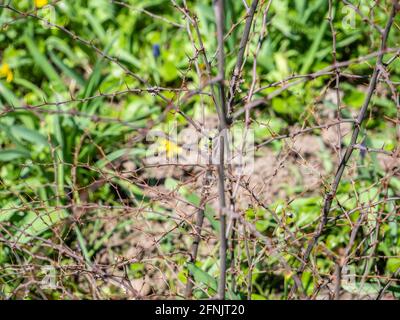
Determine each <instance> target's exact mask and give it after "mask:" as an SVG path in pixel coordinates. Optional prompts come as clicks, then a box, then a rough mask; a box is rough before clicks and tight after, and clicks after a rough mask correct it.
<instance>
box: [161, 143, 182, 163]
mask: <svg viewBox="0 0 400 320" xmlns="http://www.w3.org/2000/svg"><path fill="white" fill-rule="evenodd" d="M160 142H161V150H160V151H164V150H165V153H166V154H167V157H168V158H172V157H173V156H174V155H176V154H179V153H180V152H181V147H180V146H178V145H177V144H176V143H174V142H172V141H171V140H168V139H164V138H163V139H162V140H161V141H160Z"/></svg>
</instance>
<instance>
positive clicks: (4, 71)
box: [0, 63, 14, 82]
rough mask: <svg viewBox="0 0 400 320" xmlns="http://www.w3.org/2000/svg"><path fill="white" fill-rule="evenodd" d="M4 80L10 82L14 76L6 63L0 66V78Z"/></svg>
mask: <svg viewBox="0 0 400 320" xmlns="http://www.w3.org/2000/svg"><path fill="white" fill-rule="evenodd" d="M4 77H5V78H6V81H7V82H11V81H12V80H13V79H14V75H13V73H12V71H11V69H10V66H9V65H8V63H3V64H2V65H1V66H0V78H4Z"/></svg>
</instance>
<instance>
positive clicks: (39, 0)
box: [35, 0, 49, 8]
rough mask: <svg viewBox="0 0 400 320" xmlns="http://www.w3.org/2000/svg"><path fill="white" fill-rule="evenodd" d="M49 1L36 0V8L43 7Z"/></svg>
mask: <svg viewBox="0 0 400 320" xmlns="http://www.w3.org/2000/svg"><path fill="white" fill-rule="evenodd" d="M48 3H49V2H48V1H47V0H35V6H36V8H41V7H44V6H45V5H46V4H48Z"/></svg>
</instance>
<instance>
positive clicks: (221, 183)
mask: <svg viewBox="0 0 400 320" xmlns="http://www.w3.org/2000/svg"><path fill="white" fill-rule="evenodd" d="M214 14H215V22H216V25H217V42H218V88H219V98H220V99H219V100H220V108H218V107H217V111H219V112H218V118H219V152H220V153H219V163H218V165H217V167H218V195H219V220H220V250H219V255H220V279H219V283H218V298H219V299H221V300H223V299H225V287H226V248H227V240H226V213H225V209H226V202H225V172H224V163H225V159H224V156H225V155H224V153H225V152H224V151H225V150H224V149H225V148H224V145H225V139H224V138H225V137H224V136H225V135H227V128H228V119H227V111H226V99H225V84H224V82H225V51H224V4H223V0H214ZM226 142H228V140H226Z"/></svg>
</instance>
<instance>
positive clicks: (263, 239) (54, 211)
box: [0, 0, 400, 299]
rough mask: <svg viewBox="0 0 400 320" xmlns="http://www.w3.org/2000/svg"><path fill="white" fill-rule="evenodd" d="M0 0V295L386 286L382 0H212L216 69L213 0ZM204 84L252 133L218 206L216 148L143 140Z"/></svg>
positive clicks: (208, 120)
mask: <svg viewBox="0 0 400 320" xmlns="http://www.w3.org/2000/svg"><path fill="white" fill-rule="evenodd" d="M0 3H1V4H0V30H1V32H0V297H1V298H2V299H10V298H11V299H169V298H175V299H182V298H195V299H206V298H212V297H215V296H216V295H217V293H218V285H221V281H223V279H221V274H223V273H224V274H225V273H226V285H223V284H222V286H223V290H224V292H225V293H224V297H225V298H227V299H294V298H307V297H308V298H312V299H329V298H337V299H339V298H363V299H364V298H365V299H370V298H374V299H375V298H386V299H397V298H398V297H399V296H400V286H399V283H398V282H399V274H400V272H399V269H400V246H399V243H400V238H399V235H400V230H399V220H400V215H399V214H400V160H399V154H400V149H399V141H400V130H399V125H400V122H399V121H400V117H399V115H400V107H399V83H400V60H399V54H400V49H399V45H400V36H399V35H400V33H399V31H400V30H399V28H400V18H399V15H398V14H397V10H398V6H399V3H398V1H392V0H376V1H370V0H356V1H338V0H332V1H328V0H279V1H277V0H272V1H267V0H260V1H253V2H252V3H255V4H256V7H255V9H256V10H255V13H254V16H252V14H251V10H252V9H251V5H252V3H250V1H248V0H235V1H224V9H223V20H222V22H223V25H224V29H225V30H224V34H223V35H224V46H223V48H224V50H223V53H224V58H225V63H224V64H223V66H224V68H225V72H223V75H222V76H223V77H222V79H221V78H218V76H220V75H221V72H219V71H218V70H219V69H218V67H219V66H220V64H219V63H221V60H220V55H219V54H220V53H221V50H218V45H219V44H221V43H220V42H219V41H218V36H217V35H218V32H217V31H218V30H217V24H216V21H218V19H219V17H218V16H217V17H216V12H217V13H218V10H216V11H214V9H215V8H217V7H218V4H219V3H221V1H219V0H218V1H215V3H213V2H212V1H189V0H187V1H185V0H176V1H169V0H140V1H139V0H124V1H114V0H96V1H85V0H74V1H68V0H53V1H50V0H49V1H47V0H35V1H33V0H18V1H16V0H1V1H0ZM393 7H394V9H392V8H393ZM391 12H394V15H393V16H392V17H393V23H392V25H391V26H390V30H389V31H390V32H389V33H388V38H387V40H386V41H383V40H382V39H383V38H384V31H385V26H387V24H388V21H389V20H390V17H391ZM249 21H250V25H249ZM248 25H249V26H250V29H249V36H248V39H246V37H244V34H245V30H246V26H248ZM242 39H244V46H243V45H242V42H241V40H242ZM246 40H247V41H246ZM382 42H384V43H383V45H382ZM241 49H244V52H243V63H240V61H239V70H240V72H239V74H238V77H237V79H238V81H236V83H235V81H233V83H234V85H232V81H230V80H232V79H233V80H235V79H234V77H232V75H235V74H236V73H235V65H236V64H238V58H239V57H240V56H241V53H240V52H241ZM380 59H382V60H383V63H382V64H381V63H379V60H380ZM381 62H382V61H381ZM375 69H376V70H377V71H376V72H377V74H378V75H377V83H376V86H374V88H373V90H372V93H373V94H372V98H371V100H370V101H369V98H368V93H369V88H370V87H371V82H373V81H371V79H372V78H373V73H374V70H375ZM221 86H222V87H225V98H227V103H228V104H229V106H231V107H232V110H229V111H232V112H231V113H230V116H231V117H232V119H233V124H237V125H243V126H245V127H246V128H247V129H251V130H252V133H254V144H255V146H256V148H255V152H254V169H253V172H252V173H251V174H247V175H237V174H235V173H234V172H233V171H232V170H231V169H230V168H228V166H226V167H225V179H224V178H222V181H224V182H225V189H224V190H223V194H224V197H225V196H226V202H227V203H226V204H225V205H223V206H222V207H221V193H219V191H220V189H218V188H219V187H218V186H219V183H221V179H219V178H220V177H221V174H220V173H221V172H219V171H218V170H217V167H216V166H214V165H196V164H193V165H180V164H178V163H174V162H173V161H170V162H169V163H168V164H166V165H150V164H149V163H148V162H147V155H148V150H149V147H150V145H151V144H152V142H151V141H148V140H147V139H146V136H147V135H148V133H149V132H151V131H154V130H155V131H157V132H165V133H168V130H169V128H171V127H173V126H176V127H177V131H178V132H182V131H183V130H184V129H187V128H192V127H193V126H194V127H195V128H196V126H197V129H198V128H201V129H202V128H205V127H209V128H214V129H215V128H217V127H218V121H221V120H218V116H217V112H216V105H217V106H218V104H219V105H220V106H221V104H222V103H221V100H220V98H217V100H215V96H217V94H216V92H218V88H219V89H221ZM232 88H233V94H232V92H230V91H229V89H232ZM366 101H367V112H366V114H365V119H363V120H364V121H361V123H359V124H360V126H357V124H354V122H355V121H356V120H355V119H356V118H357V116H358V115H359V114H360V112H362V110H363V105H364V104H365V102H366ZM355 128H358V129H359V130H360V132H359V134H358V137H356V140H355V141H352V139H351V136H352V132H354V130H355ZM197 129H196V130H197ZM158 142H160V141H158ZM159 147H160V149H159V150H160V152H165V153H166V155H167V158H172V157H175V156H177V155H179V154H180V153H182V152H183V150H182V146H181V145H179V143H175V142H174V141H170V140H169V139H168V138H166V139H164V140H162V141H161V143H160V145H159ZM348 148H351V149H352V150H353V149H354V152H352V156H351V158H350V159H349V160H348V162H346V163H345V171H344V174H343V177H342V178H341V179H339V180H340V183H339V185H338V188H337V191H336V192H333V194H332V200H331V201H332V206H331V208H328V211H329V214H328V215H327V217H326V221H325V222H324V214H323V212H322V211H323V207H324V202H325V203H326V201H327V200H326V199H327V195H329V194H330V193H329V192H330V190H332V189H331V188H332V185H331V183H332V181H333V179H334V177H335V174H336V172H337V170H338V168H340V163H341V161H340V160H341V159H342V157H343V155H344V152H345V151H346V150H348ZM219 168H220V169H221V166H220V167H219ZM328 198H329V197H328ZM328 201H329V199H328ZM221 214H222V215H221ZM225 215H226V217H227V221H226V225H224V224H221V217H222V216H225ZM203 218H204V221H203V220H202V219H203ZM199 222H200V224H199ZM196 223H197V224H196ZM224 226H227V232H226V235H227V246H228V248H227V250H225V252H226V253H227V254H226V258H227V261H226V263H227V265H226V270H223V268H221V256H222V254H221V251H219V250H220V245H221V237H220V234H221V227H224ZM319 226H321V230H319ZM314 240H315V243H313V241H314ZM197 242H199V248H198V250H197V247H196V243H197ZM310 244H311V246H310ZM308 247H309V248H310V252H309V253H307V248H308ZM221 271H222V272H221ZM219 297H220V298H221V296H219Z"/></svg>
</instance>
